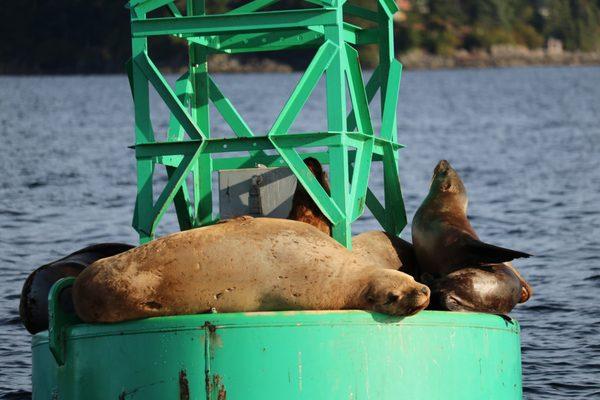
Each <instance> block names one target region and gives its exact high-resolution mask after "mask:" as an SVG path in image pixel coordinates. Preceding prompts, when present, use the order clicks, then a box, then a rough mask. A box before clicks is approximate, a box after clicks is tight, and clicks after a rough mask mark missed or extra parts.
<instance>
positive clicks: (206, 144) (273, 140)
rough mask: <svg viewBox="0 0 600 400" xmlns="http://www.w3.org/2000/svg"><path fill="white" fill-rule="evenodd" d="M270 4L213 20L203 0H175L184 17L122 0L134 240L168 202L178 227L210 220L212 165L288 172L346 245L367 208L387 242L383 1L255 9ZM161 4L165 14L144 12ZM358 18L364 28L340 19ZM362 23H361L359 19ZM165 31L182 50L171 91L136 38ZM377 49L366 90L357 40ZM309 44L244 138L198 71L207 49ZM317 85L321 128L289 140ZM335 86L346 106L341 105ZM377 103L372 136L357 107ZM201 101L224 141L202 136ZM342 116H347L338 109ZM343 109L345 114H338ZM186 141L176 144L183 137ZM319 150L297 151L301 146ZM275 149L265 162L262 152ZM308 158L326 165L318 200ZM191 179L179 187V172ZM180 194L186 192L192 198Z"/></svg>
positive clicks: (149, 2)
mask: <svg viewBox="0 0 600 400" xmlns="http://www.w3.org/2000/svg"><path fill="white" fill-rule="evenodd" d="M277 1H278V0H253V1H250V2H248V3H246V4H244V5H242V6H240V7H238V8H236V9H234V10H231V11H229V12H227V13H225V14H218V15H207V14H206V12H205V5H204V0H187V4H186V12H185V15H184V14H183V13H182V12H181V11H180V10H179V9H178V8H177V6H176V5H175V4H174V2H173V0H131V1H130V2H129V8H130V11H131V34H132V58H131V60H130V62H129V63H128V73H129V79H130V85H131V90H132V94H133V99H134V108H135V138H136V140H135V155H136V159H137V182H138V186H137V199H136V206H135V211H134V218H133V226H134V228H135V229H136V230H137V232H138V233H139V235H140V242H141V243H145V242H147V241H149V240H151V239H152V238H153V237H154V235H155V231H156V228H157V225H158V224H159V222H160V220H161V218H162V217H163V215H164V213H165V211H166V210H167V208H168V207H169V206H170V205H171V204H174V206H175V210H176V214H177V218H178V222H179V226H180V229H182V230H185V229H190V228H193V227H197V226H202V225H208V224H211V223H213V222H214V221H215V220H217V219H218V216H214V215H213V204H212V180H211V177H212V173H213V172H214V171H219V170H223V169H238V168H248V167H255V166H256V165H257V164H259V163H260V164H264V165H266V166H288V167H289V168H290V169H291V170H292V171H293V173H294V174H295V175H296V177H297V178H298V181H299V183H300V184H302V185H303V186H304V187H305V188H306V189H307V191H308V193H309V194H310V196H311V197H312V198H313V200H314V201H315V202H316V204H317V205H318V206H319V208H320V209H321V210H322V211H323V213H324V215H325V216H326V217H327V218H328V219H329V220H330V221H331V223H332V226H333V237H334V238H335V239H336V240H337V241H339V242H340V243H342V244H343V245H344V246H347V247H351V240H352V239H351V230H350V227H351V223H352V222H353V221H355V220H356V219H357V218H358V217H359V216H360V215H361V214H362V213H363V211H364V206H365V205H366V206H367V207H369V209H370V210H371V212H372V213H373V215H374V216H375V218H376V219H377V220H378V221H379V222H380V224H381V226H382V227H383V229H384V230H385V231H387V232H389V233H392V234H395V235H398V234H399V233H400V232H401V231H402V229H403V228H404V226H405V225H406V214H405V210H404V203H403V200H402V192H401V189H400V181H399V177H398V150H399V149H400V148H401V147H403V146H402V145H400V144H398V141H397V134H396V130H397V122H396V107H397V104H398V90H399V86H400V77H401V73H402V65H401V64H400V63H399V62H398V61H397V60H396V59H395V57H394V51H393V49H394V46H393V26H392V16H393V14H394V13H395V12H397V11H398V10H397V7H396V4H395V2H394V1H393V0H376V3H375V2H374V8H375V5H376V10H369V9H366V8H363V7H359V6H356V5H351V4H348V3H344V1H342V0H308V1H309V2H310V3H311V7H313V8H307V9H297V10H284V11H263V10H264V9H265V8H267V7H269V6H271V5H273V4H274V3H276V2H277ZM161 7H167V8H168V10H169V12H170V15H171V17H161V18H155V17H152V18H151V17H150V16H149V15H148V14H149V13H150V12H152V11H154V10H157V9H158V8H161ZM348 17H352V18H355V19H360V20H363V21H367V22H368V24H370V25H371V26H372V27H368V28H364V27H360V26H357V25H354V24H351V23H348V22H347V21H345V19H346V20H347V19H348ZM363 25H364V24H363ZM157 35H175V36H177V37H180V38H183V39H184V40H186V41H187V43H188V48H189V67H188V71H187V72H186V73H185V74H183V75H182V76H181V77H180V78H179V79H178V80H177V82H176V83H175V87H174V88H172V87H171V86H170V85H169V84H168V83H167V81H166V80H165V78H164V77H163V75H162V74H161V73H160V71H159V70H158V68H157V67H156V65H155V64H154V63H153V62H152V59H151V58H150V56H149V53H148V38H149V37H151V36H157ZM363 44H376V45H378V46H379V60H380V62H379V66H378V67H377V68H376V69H375V71H374V73H373V74H372V76H371V77H370V79H369V81H368V82H367V83H366V85H365V84H364V82H363V77H362V71H361V67H360V64H359V57H358V52H357V50H356V48H355V47H356V46H357V45H363ZM307 47H314V48H317V51H316V54H315V56H314V58H313V59H312V61H311V62H310V65H309V66H308V68H307V70H306V71H305V72H304V74H303V75H302V77H301V78H300V81H299V82H298V84H297V86H296V87H295V89H294V90H293V91H292V93H291V95H290V97H289V99H288V100H287V102H286V103H285V105H284V107H283V109H282V110H281V112H280V113H279V115H278V116H277V118H276V120H275V122H274V124H273V125H272V127H271V129H270V130H269V132H267V133H266V134H263V135H256V134H255V133H254V132H253V131H252V130H251V129H250V128H249V127H248V125H247V124H246V122H245V121H244V119H243V118H242V116H241V115H240V114H239V113H238V111H237V110H236V109H235V107H234V105H233V104H232V103H231V101H230V100H229V99H228V98H227V97H225V96H224V95H223V93H222V92H221V91H220V89H219V87H218V86H217V84H216V83H215V81H214V80H213V79H212V78H211V76H210V74H209V71H208V63H207V57H208V55H210V54H213V53H230V54H234V53H244V52H258V51H276V50H288V49H297V48H307ZM323 75H325V78H326V96H327V100H326V104H327V132H308V133H290V128H291V126H292V124H293V123H294V121H295V119H296V118H297V116H298V115H299V113H300V111H301V110H302V107H303V106H304V104H305V103H306V101H307V100H308V98H309V96H310V95H311V93H312V91H313V90H314V88H315V87H316V85H317V83H318V82H319V80H320V79H321V77H322V76H323ZM150 85H152V86H153V87H154V89H155V90H156V92H157V93H158V95H159V96H160V97H161V98H162V100H163V101H164V102H165V104H166V106H167V107H168V109H169V111H170V123H169V128H168V132H167V140H166V141H162V142H157V141H156V139H155V135H154V131H153V128H152V123H151V120H150V101H149V88H150ZM346 85H347V87H348V91H349V95H350V96H349V97H350V99H351V104H350V106H351V107H349V105H348V104H346ZM377 91H379V92H380V96H381V104H382V106H381V130H380V132H379V133H378V134H376V133H375V132H374V129H373V123H372V121H371V115H370V111H369V103H370V102H371V101H372V99H373V98H374V96H375V95H376V93H377ZM210 103H212V104H213V105H214V107H215V108H216V109H217V110H218V112H219V113H220V114H221V115H222V116H223V118H224V120H225V121H226V122H227V124H228V125H229V126H230V127H231V129H232V131H233V132H234V133H235V135H236V137H235V138H214V137H212V135H211V123H210V118H209V106H210ZM350 110H351V111H350ZM348 111H350V112H349V113H348ZM186 135H187V137H186ZM314 147H320V148H323V147H325V148H327V150H326V151H316V152H315V151H313V152H298V150H299V149H303V150H304V151H306V150H307V149H309V148H314ZM267 149H271V150H275V151H276V153H277V155H270V154H267V153H266V152H265V151H264V150H267ZM239 151H247V152H248V156H243V157H240V156H239V155H233V156H231V157H224V158H214V157H213V155H214V154H216V153H230V152H239ZM309 156H311V157H315V158H317V159H318V160H319V161H321V162H322V163H324V164H329V172H330V179H331V195H328V194H327V193H326V192H325V190H324V189H323V187H322V186H321V185H320V184H319V183H318V181H317V180H316V178H315V177H314V176H313V175H312V173H311V172H310V170H309V169H308V168H307V167H306V165H305V164H304V162H303V158H305V157H309ZM373 161H376V162H382V164H383V171H384V187H385V188H384V189H385V191H384V193H385V201H384V203H385V205H382V204H381V203H380V202H379V200H378V199H377V198H376V197H375V195H374V194H373V192H372V191H371V190H370V189H369V188H368V180H369V174H370V169H371V163H372V162H373ZM157 164H162V165H164V166H165V167H166V171H167V175H168V182H167V184H166V185H165V187H164V188H163V190H162V192H161V193H160V195H159V196H158V198H157V199H156V200H155V199H154V195H153V174H154V169H155V166H156V165H157ZM190 174H191V175H192V177H193V184H192V185H191V186H192V187H191V188H188V185H187V182H186V180H187V177H188V175H190ZM189 189H191V190H193V192H192V193H193V197H192V196H191V195H190V192H189V191H188V190H189Z"/></svg>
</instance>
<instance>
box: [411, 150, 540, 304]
mask: <svg viewBox="0 0 600 400" xmlns="http://www.w3.org/2000/svg"><path fill="white" fill-rule="evenodd" d="M467 206H468V197H467V192H466V189H465V186H464V184H463V182H462V180H461V179H460V177H459V176H458V174H457V173H456V171H455V170H454V169H453V168H452V167H451V166H450V164H449V163H448V162H447V161H445V160H442V161H440V162H439V163H438V165H437V166H436V168H435V170H434V174H433V178H432V182H431V187H430V190H429V194H428V195H427V198H426V199H425V200H424V201H423V204H421V206H420V207H419V209H418V210H417V213H416V214H415V217H414V219H413V225H412V237H413V245H414V249H415V254H416V258H417V262H418V269H419V272H418V273H417V275H416V276H418V280H419V281H423V282H426V283H429V284H430V285H431V286H432V288H433V287H435V288H436V289H435V290H436V293H437V295H436V296H437V297H436V298H438V299H439V298H440V293H442V294H444V293H446V294H447V293H454V295H455V298H460V299H461V301H462V304H463V306H462V307H467V306H466V305H467V304H469V305H470V306H468V307H470V308H471V309H472V311H482V312H498V313H502V312H503V311H502V310H506V309H509V308H510V309H512V307H514V304H516V303H518V302H524V301H526V300H527V299H528V298H529V297H530V296H531V293H532V290H531V286H530V285H529V284H528V283H527V281H525V279H523V277H522V276H521V274H520V273H519V272H518V271H517V270H516V269H515V268H514V267H513V266H512V264H510V263H509V261H511V260H513V259H515V258H520V257H529V256H530V255H529V254H527V253H523V252H520V251H515V250H510V249H506V248H503V247H499V246H494V245H491V244H488V243H484V242H482V241H480V240H479V237H478V236H477V234H476V232H475V230H474V229H473V227H472V226H471V224H470V223H469V220H468V219H467ZM477 269H479V270H480V271H481V272H475V270H477ZM515 277H516V279H517V280H518V281H519V283H518V284H515V280H514V278H515ZM513 289H514V290H513ZM515 290H516V292H518V293H519V298H518V300H517V302H516V303H515V302H514V297H513V295H514V292H515ZM442 297H444V296H442ZM446 298H447V299H451V296H450V297H448V296H446ZM448 301H450V300H447V301H446V302H448ZM513 303H514V304H513ZM448 304H450V303H448ZM511 304H512V306H510V305H511ZM496 306H498V307H500V308H499V309H495V307H496ZM454 308H456V307H454ZM490 310H495V311H490Z"/></svg>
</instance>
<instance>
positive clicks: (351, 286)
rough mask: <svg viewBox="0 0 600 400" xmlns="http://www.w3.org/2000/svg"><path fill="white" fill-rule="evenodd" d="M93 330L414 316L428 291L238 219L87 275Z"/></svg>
mask: <svg viewBox="0 0 600 400" xmlns="http://www.w3.org/2000/svg"><path fill="white" fill-rule="evenodd" d="M73 298H74V302H75V309H76V311H77V314H78V315H79V317H80V318H81V319H83V320H84V321H86V322H117V321H125V320H131V319H137V318H144V317H152V316H161V315H176V314H196V313H204V312H207V311H209V310H211V309H213V308H214V309H216V310H217V311H218V312H250V311H275V310H335V309H365V310H373V311H378V312H383V313H387V314H392V315H410V314H412V313H415V312H417V311H419V310H421V309H423V308H424V307H426V305H427V304H428V303H429V290H428V289H427V287H426V286H424V285H421V284H419V283H417V282H416V281H415V280H414V279H413V278H412V277H410V276H409V275H407V274H404V273H402V272H399V271H392V270H384V269H380V268H377V267H376V266H374V265H373V264H367V263H365V262H363V261H362V260H360V259H358V258H356V257H355V256H354V255H353V254H352V253H351V252H350V251H348V250H347V249H346V248H344V247H343V246H341V245H340V244H338V243H337V242H335V241H334V240H333V239H331V238H330V237H329V236H327V235H326V234H324V233H322V232H320V231H319V230H317V229H315V228H314V227H312V226H310V225H308V224H305V223H300V222H296V221H289V220H283V219H271V218H258V219H254V218H250V217H244V218H238V219H235V220H231V221H228V222H226V223H222V224H217V225H213V226H209V227H203V228H197V229H192V230H189V231H185V232H180V233H176V234H172V235H169V236H166V237H163V238H160V239H157V240H154V241H152V242H150V243H147V244H145V245H143V246H140V247H137V248H135V249H132V250H130V251H128V252H126V253H123V254H119V255H117V256H114V257H110V258H106V259H103V260H100V261H98V262H96V263H94V264H93V265H91V266H90V267H88V268H87V269H85V270H84V271H83V272H82V273H81V274H80V275H79V277H78V278H77V280H76V282H75V285H74V287H73Z"/></svg>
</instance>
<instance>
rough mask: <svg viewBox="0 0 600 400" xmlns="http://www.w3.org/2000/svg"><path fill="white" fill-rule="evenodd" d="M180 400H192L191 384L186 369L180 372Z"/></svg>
mask: <svg viewBox="0 0 600 400" xmlns="http://www.w3.org/2000/svg"><path fill="white" fill-rule="evenodd" d="M179 400H190V383H189V382H188V379H187V373H186V372H185V369H182V370H181V371H179Z"/></svg>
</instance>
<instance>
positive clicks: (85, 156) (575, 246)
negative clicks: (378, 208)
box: [0, 68, 600, 399]
mask: <svg viewBox="0 0 600 400" xmlns="http://www.w3.org/2000/svg"><path fill="white" fill-rule="evenodd" d="M216 79H217V82H218V83H219V84H220V85H221V87H222V90H223V91H224V92H225V93H226V94H227V95H228V96H230V97H231V98H232V100H233V102H234V104H235V105H236V106H237V108H238V109H239V111H240V113H241V114H242V115H243V116H244V117H245V118H246V120H247V121H248V122H249V124H250V126H251V127H252V128H253V129H254V130H255V132H256V133H258V134H260V133H264V132H266V131H267V130H268V128H269V127H270V125H271V124H272V122H273V121H274V118H275V112H276V111H277V109H278V108H280V107H281V105H282V104H283V102H284V100H285V99H286V97H287V96H288V94H289V92H290V90H291V88H292V87H293V85H294V84H295V82H296V81H297V80H298V79H299V75H298V74H289V75H287V74H255V75H254V74H252V75H218V76H217V77H216ZM323 96H324V87H323V85H322V84H321V85H320V86H319V87H318V88H317V90H316V92H315V93H314V96H313V97H314V98H312V99H311V101H310V102H309V103H308V104H307V107H306V109H305V111H304V112H303V113H302V114H301V115H300V117H299V119H298V121H297V123H296V125H295V129H297V130H298V131H314V130H319V129H323V128H324V127H325V123H324V121H325V120H324V116H325V114H324V109H325V107H324V103H323ZM375 103H376V104H375V105H374V107H373V113H376V110H377V109H378V104H377V101H376V102H375ZM153 106H155V108H156V109H157V110H158V112H159V113H158V114H157V116H156V118H155V119H154V128H155V130H156V131H157V132H158V131H164V130H165V129H166V127H167V122H168V121H167V120H166V119H165V118H161V117H160V115H159V114H160V112H162V113H164V112H165V108H164V106H163V107H161V105H160V103H159V101H158V99H157V98H156V97H154V98H153ZM132 114H133V111H132V104H131V99H130V94H129V88H128V84H127V81H126V78H125V77H124V76H86V77H81V76H73V77H19V78H15V77H0V143H1V144H0V149H1V155H0V168H1V169H0V171H1V172H2V173H1V174H0V274H1V278H2V279H0V296H1V297H0V398H6V399H21V398H23V399H26V398H29V396H30V390H31V383H30V373H31V354H30V348H29V345H30V335H29V334H28V333H27V332H26V331H25V329H24V328H22V326H21V325H20V322H19V317H18V302H19V295H20V291H21V287H22V284H23V282H24V280H25V278H26V277H27V275H28V274H29V273H30V272H31V271H32V270H33V269H34V268H36V267H37V266H39V265H42V264H44V263H46V262H48V261H50V260H54V259H57V258H59V257H61V256H64V255H66V254H68V253H70V252H72V251H74V250H77V249H79V248H81V247H83V246H85V245H87V244H90V243H95V242H107V241H123V242H128V243H135V242H136V235H135V234H134V231H133V229H132V228H131V227H130V222H131V215H132V209H133V204H134V196H135V174H134V172H135V169H134V168H135V164H134V154H133V151H132V150H131V149H129V148H128V147H127V146H129V145H131V144H133V128H132V127H133V117H132ZM398 116H399V123H398V135H399V140H400V142H401V143H403V144H405V145H406V146H407V147H406V148H405V149H403V150H401V153H400V154H401V157H400V162H401V166H400V177H401V180H402V187H403V192H404V197H405V202H406V208H407V213H408V216H409V221H410V220H411V219H412V216H413V215H414V213H415V211H416V209H417V207H418V206H419V204H420V202H421V201H422V199H423V198H424V197H425V195H426V193H427V190H428V184H429V180H430V178H431V173H432V170H433V168H434V166H435V164H436V163H437V161H438V160H440V159H442V158H444V159H447V160H449V161H450V162H451V163H452V165H453V166H454V167H455V168H456V169H457V170H458V172H459V173H460V175H461V176H462V178H463V180H464V182H465V185H466V187H467V190H468V192H469V197H470V208H469V215H470V218H471V221H472V223H473V225H474V227H475V229H476V230H477V231H478V233H479V235H480V236H481V238H482V239H483V240H486V241H488V242H491V243H494V244H498V245H501V246H506V247H510V248H515V249H519V250H522V251H526V252H529V253H532V254H534V255H535V257H533V258H530V259H526V260H519V261H517V262H516V263H515V266H516V267H517V268H518V269H519V270H520V271H521V272H522V274H523V275H524V276H525V277H526V278H527V279H528V280H529V282H530V283H531V284H532V285H533V287H534V290H535V293H534V296H533V298H532V299H531V300H530V301H529V302H527V303H526V304H522V305H519V306H517V308H516V309H515V310H514V311H513V313H512V316H513V317H515V318H517V319H518V320H519V322H520V323H521V326H522V350H523V384H524V395H525V397H526V398H528V399H566V398H568V399H574V398H600V305H599V304H600V68H524V69H486V70H457V71H418V72H406V73H405V74H404V76H403V80H402V87H401V95H400V104H399V106H398ZM214 120H215V126H216V127H215V130H214V132H215V134H217V135H219V134H224V133H225V132H226V131H227V129H226V128H225V126H224V124H223V122H222V120H220V119H219V118H217V117H216V116H215V119H214ZM376 129H378V126H376ZM371 185H372V186H373V187H374V189H375V191H376V192H381V177H380V170H378V169H377V168H375V169H374V171H373V174H372V177H371ZM377 228H378V226H377V223H376V222H375V220H374V219H373V218H372V217H371V216H369V215H365V216H363V217H362V218H361V219H360V220H359V221H357V222H356V223H355V225H354V227H353V229H354V230H355V232H361V231H364V230H368V229H377ZM174 230H176V223H175V218H173V215H172V213H171V214H170V215H168V216H167V217H166V219H165V222H164V223H163V225H162V226H161V230H160V231H161V233H164V232H169V231H174ZM402 236H403V237H405V238H406V239H410V226H409V227H407V228H406V229H405V231H404V232H403V235H402Z"/></svg>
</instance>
